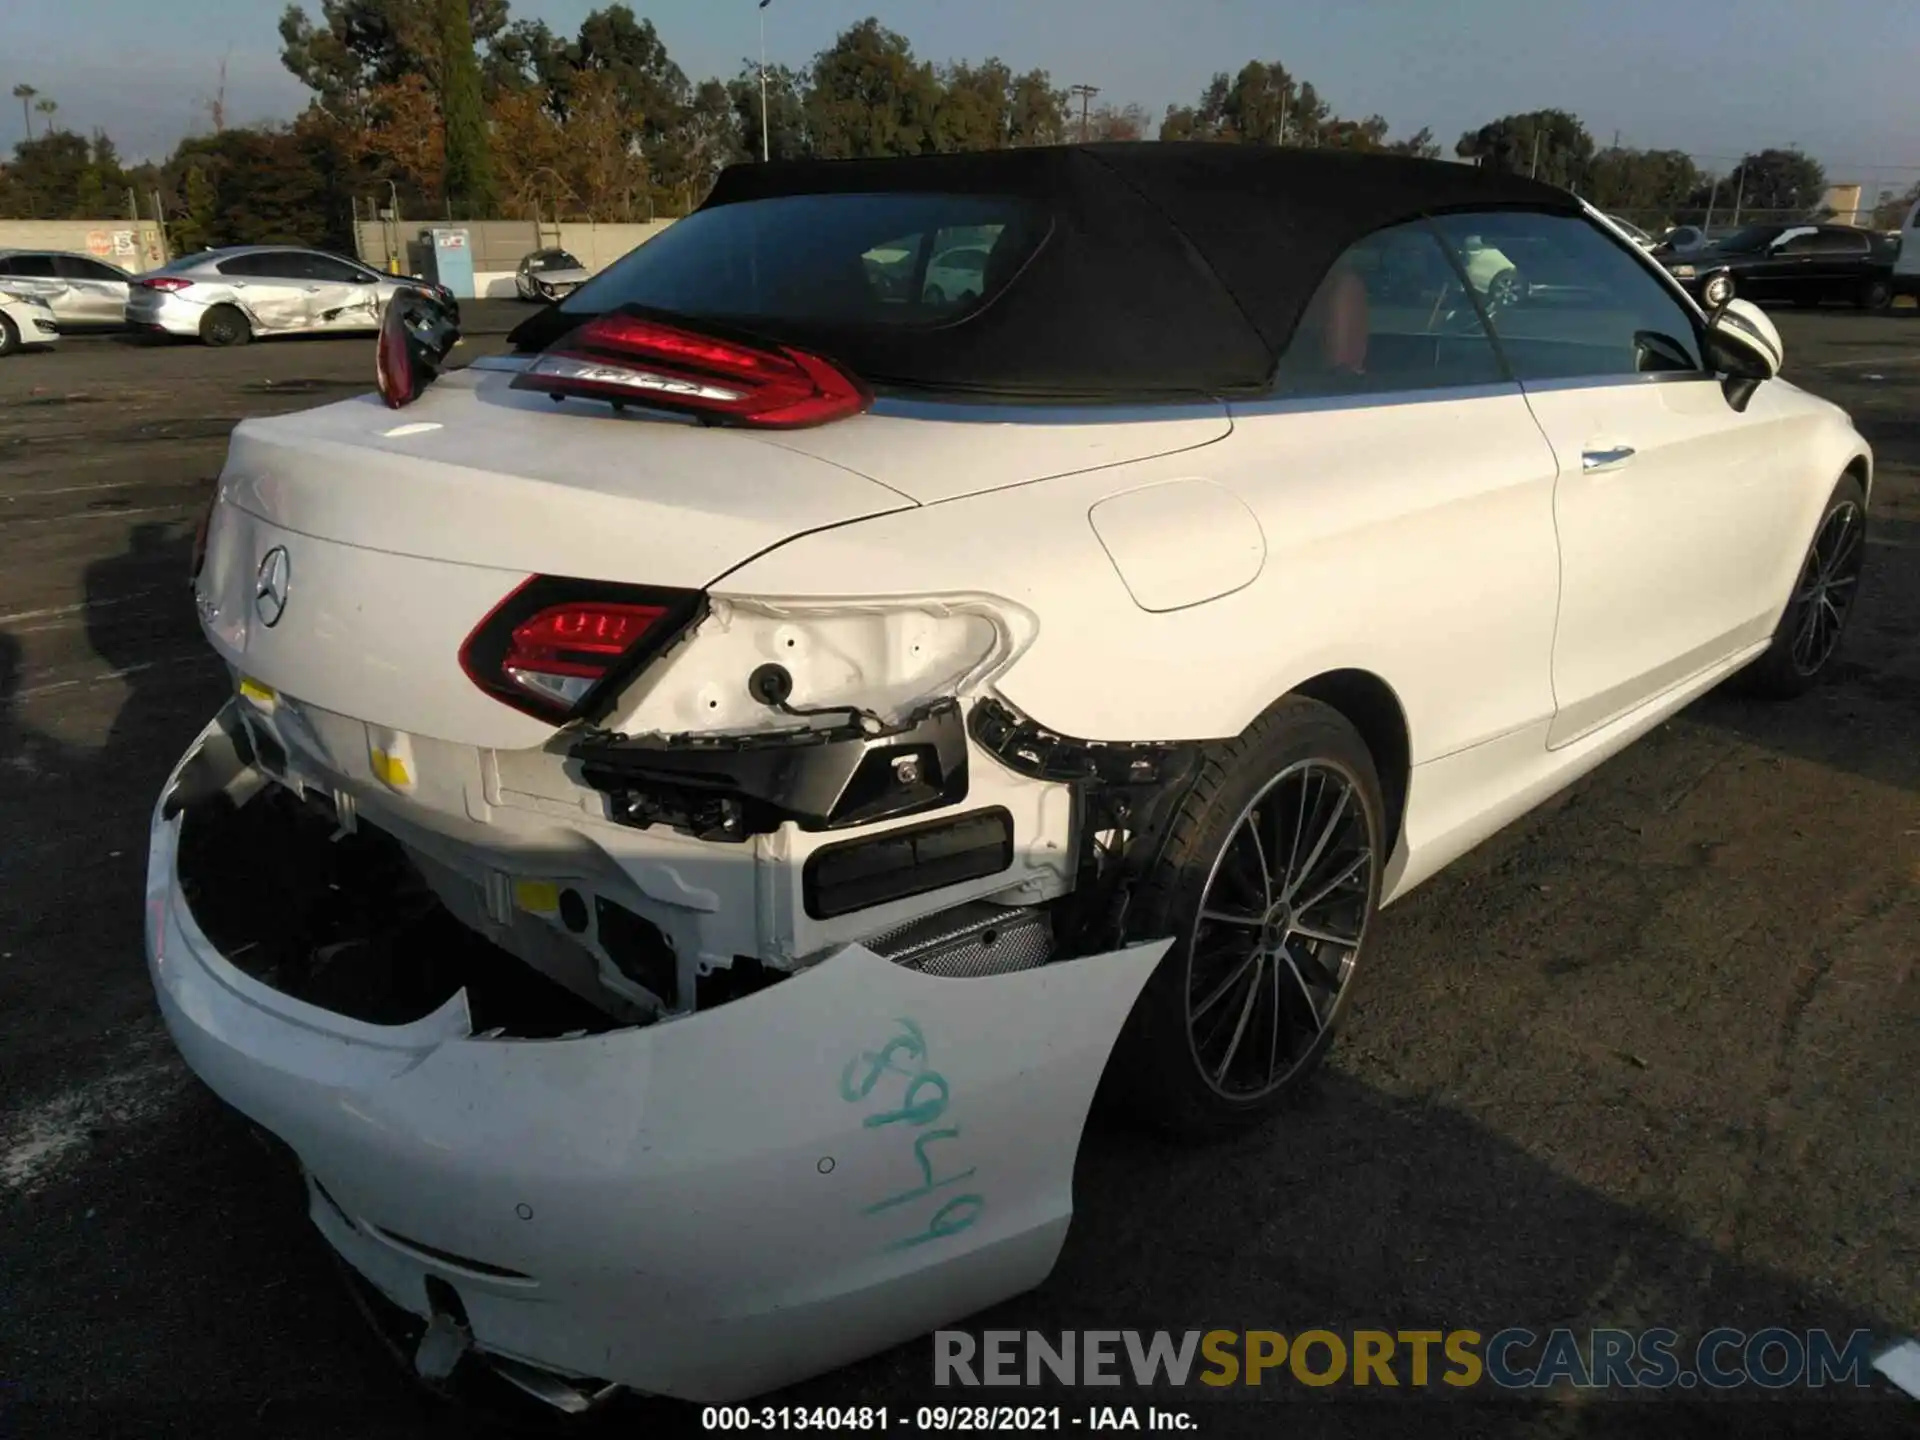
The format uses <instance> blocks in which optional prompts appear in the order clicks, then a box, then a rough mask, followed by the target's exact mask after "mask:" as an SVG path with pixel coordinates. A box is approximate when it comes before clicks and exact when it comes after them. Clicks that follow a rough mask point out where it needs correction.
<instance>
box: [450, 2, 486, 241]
mask: <svg viewBox="0 0 1920 1440" xmlns="http://www.w3.org/2000/svg"><path fill="white" fill-rule="evenodd" d="M472 25H473V22H472V16H471V13H470V11H469V8H468V0H440V27H441V28H440V41H439V47H438V48H439V51H440V87H439V88H440V116H441V122H442V123H443V124H444V125H445V126H446V145H447V150H446V156H447V161H446V163H447V169H446V190H445V193H446V196H447V199H448V200H449V201H451V202H452V204H453V207H454V209H455V211H456V212H457V213H459V214H462V215H464V216H467V217H474V216H485V215H489V214H491V213H492V212H493V207H494V186H493V157H492V154H491V152H490V150H489V149H488V145H487V112H486V107H485V105H484V104H483V102H482V100H481V95H480V63H479V60H478V58H477V57H476V56H475V55H474V51H473V28H472Z"/></svg>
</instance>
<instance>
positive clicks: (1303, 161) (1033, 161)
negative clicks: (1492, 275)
mask: <svg viewBox="0 0 1920 1440" xmlns="http://www.w3.org/2000/svg"><path fill="white" fill-rule="evenodd" d="M836 194H839V195H852V194H859V195H903V196H904V195H928V196H969V197H980V198H981V199H983V200H991V199H1005V200H1012V201H1018V202H1025V203H1026V204H1028V205H1029V206H1030V207H1031V208H1032V209H1033V211H1034V212H1035V213H1036V214H1040V215H1043V216H1044V217H1045V230H1044V239H1042V240H1040V242H1039V243H1038V245H1037V248H1034V249H1032V250H1031V252H1030V254H1029V255H1027V256H1025V257H1023V263H1022V265H1021V267H1020V268H1019V269H1018V271H1017V273H1015V274H1014V275H1013V276H1011V277H1010V278H1009V277H1006V276H1002V277H1000V283H999V285H998V288H996V284H995V282H994V281H993V279H992V277H991V276H990V277H989V282H988V284H987V287H986V288H987V291H988V293H987V294H986V296H985V297H984V303H982V304H980V305H979V306H978V307H977V308H975V309H973V310H971V311H969V312H967V313H965V314H963V315H961V316H960V317H959V318H957V319H955V320H953V321H951V322H949V323H943V324H933V325H891V326H888V325H872V324H864V323H856V324H846V325H842V324H835V323H831V322H830V321H827V320H824V319H822V318H821V317H820V316H818V315H815V316H813V317H810V318H791V319H787V318H782V317H777V316H776V317H770V319H769V322H768V323H766V324H763V325H762V326H760V329H761V330H762V333H766V334H768V335H770V336H773V337H774V338H778V339H781V340H783V341H785V342H786V343H789V344H795V345H805V346H807V347H809V348H813V349H816V350H818V351H820V352H821V353H824V354H828V355H832V356H834V357H835V358H837V359H839V360H841V361H842V362H843V363H846V364H848V365H849V366H850V367H851V368H852V369H854V370H856V371H857V372H858V373H860V374H862V375H863V376H865V377H866V378H868V379H869V380H870V381H872V382H874V383H877V384H880V385H883V386H903V387H910V388H913V389H931V390H940V391H947V392H958V393H969V392H971V393H995V394H1001V395H1012V396H1018V395H1031V396H1034V397H1036V398H1037V397H1042V396H1045V397H1063V396H1083V397H1086V398H1090V399H1091V398H1102V399H1125V398H1146V397H1149V396H1170V395H1194V394H1206V395H1232V394H1245V393H1249V392H1252V391H1258V390H1261V389H1263V388H1265V387H1266V386H1267V385H1268V384H1269V382H1270V380H1271V377H1272V374H1273V371H1274V367H1275V364H1276V362H1277V360H1278V358H1279V355H1280V353H1281V351H1282V350H1283V349H1284V348H1285V346H1286V343H1287V340H1288V338H1289V337H1290V336H1291V335H1292V333H1293V330H1294V327H1295V325H1296V324H1297V323H1298V322H1299V319H1300V316H1301V314H1302V313H1303V312H1304V311H1305V309H1306V306H1307V303H1308V301H1309V300H1310V299H1311V298H1312V296H1313V293H1314V291H1315V289H1316V288H1317V287H1318V285H1319V284H1320V282H1321V280H1322V279H1323V277H1324V276H1325V275H1326V272H1327V271H1328V269H1329V268H1330V267H1331V266H1332V265H1333V262H1334V261H1335V260H1336V259H1338V258H1339V256H1340V255H1341V254H1342V253H1343V252H1344V251H1346V250H1347V249H1348V247H1350V246H1351V245H1353V244H1354V243H1355V242H1356V241H1358V240H1360V239H1362V238H1363V237H1365V236H1367V235H1369V234H1371V233H1373V232H1374V231H1376V230H1379V229H1382V228H1384V227H1386V226H1389V225H1394V224H1398V223H1402V222H1404V221H1408V220H1413V219H1416V218H1418V217H1420V216H1423V215H1436V214H1443V213H1447V212H1450V211H1461V210H1486V209H1506V208H1525V209H1532V210H1546V211H1550V212H1554V213H1560V214H1572V213H1578V211H1579V202H1578V201H1577V200H1576V199H1574V198H1573V197H1572V196H1571V195H1569V194H1567V193H1566V192H1564V191H1562V190H1558V189H1555V188H1553V187H1551V186H1548V185H1543V184H1539V183H1536V182H1534V181H1530V180H1526V179H1523V178H1520V177H1516V176H1510V175H1500V174H1494V173H1492V172H1488V171H1484V170H1481V169H1478V168H1476V167H1473V166H1468V165H1456V164H1448V163H1445V162H1441V161H1434V160H1418V159H1412V158H1408V157H1403V156H1391V155H1377V154H1365V153H1355V152H1351V151H1340V150H1331V149H1313V150H1301V149H1279V148H1273V147H1268V146H1252V145H1222V144H1206V143H1169V142H1132V143H1108V144H1093V145H1070V146H1038V147H1032V148H1027V149H1015V150H994V151H979V152H971V153H966V154H952V155H926V156H914V157H910V158H902V159H884V160H807V161H789V162H778V163H774V164H742V165H735V166H732V167H730V168H729V169H727V170H726V171H725V172H723V173H722V174H721V176H720V178H719V181H718V183H717V184H716V185H715V187H714V190H713V193H712V194H711V195H710V196H709V197H708V199H707V201H706V203H705V204H704V205H702V206H701V207H700V209H699V211H697V212H696V215H704V214H707V213H709V212H714V211H720V210H724V209H725V208H726V207H729V206H736V205H744V204H749V203H751V202H754V201H763V200H771V199H776V198H779V197H791V196H811V195H836ZM676 228H677V227H676ZM671 234H672V232H671V231H669V232H668V233H667V236H663V237H661V238H662V239H663V240H664V239H666V238H668V237H669V236H671ZM660 243H661V241H659V240H656V241H654V242H651V244H650V245H648V246H643V247H642V248H641V250H639V251H635V252H634V253H633V255H632V256H630V257H628V259H627V260H623V261H621V262H619V265H617V266H616V267H615V269H616V270H617V269H619V268H620V267H621V266H626V265H628V264H629V263H632V262H637V261H639V260H640V257H641V256H643V255H645V254H646V252H647V251H648V250H650V249H652V248H653V246H655V245H659V244H660ZM606 278H607V279H608V280H609V281H613V280H614V276H613V273H612V272H611V271H610V272H609V274H608V276H607V277H606ZM596 291H597V292H598V297H596ZM618 293H619V286H618V284H617V283H613V284H609V285H605V286H602V285H598V284H590V285H589V286H588V287H586V288H585V289H584V290H582V291H581V292H579V293H578V294H577V295H576V297H575V298H574V300H572V301H570V302H568V304H567V305H565V306H564V307H562V312H564V313H553V314H551V315H549V316H540V317H535V319H534V320H532V321H529V322H528V323H527V324H526V325H523V326H522V327H521V328H520V330H518V331H516V332H515V336H514V339H515V343H516V344H517V345H520V346H521V347H522V348H538V347H540V346H543V345H545V344H547V343H550V342H551V340H553V339H554V338H557V336H558V335H559V334H560V333H561V332H562V331H563V330H564V329H566V328H569V326H570V324H574V323H578V322H579V320H580V319H581V318H583V314H582V312H591V311H592V310H593V309H595V308H597V307H598V306H599V305H601V304H605V303H608V302H611V303H612V304H618V303H621V301H620V300H619V299H618V298H617V297H618ZM645 299H646V303H648V304H650V305H652V306H655V307H657V308H664V309H669V310H671V309H675V308H679V307H677V306H676V305H675V304H674V303H673V298H672V296H671V295H670V294H669V295H667V296H661V295H658V294H650V295H647V296H646V297H645Z"/></svg>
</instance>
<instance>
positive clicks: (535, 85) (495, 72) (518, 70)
mask: <svg viewBox="0 0 1920 1440" xmlns="http://www.w3.org/2000/svg"><path fill="white" fill-rule="evenodd" d="M567 51H568V42H567V41H565V40H563V39H561V38H560V37H559V36H558V35H555V34H554V33H553V31H552V30H551V29H550V28H549V27H548V25H547V22H546V21H544V20H516V21H514V22H513V24H511V25H509V26H507V28H506V29H504V30H502V31H501V32H500V33H499V34H498V35H496V36H494V37H493V43H492V44H491V45H490V46H489V47H488V50H487V58H486V60H485V61H484V62H483V63H482V64H481V67H480V79H481V82H482V84H483V85H484V86H485V88H486V92H487V94H488V96H490V97H491V96H494V95H498V94H500V93H502V92H503V91H507V90H528V89H531V90H537V91H538V92H539V93H540V98H541V104H542V105H543V106H544V107H545V108H546V109H547V110H549V111H550V112H551V113H553V114H554V115H564V114H565V113H566V108H567V82H568V80H569V79H570V77H571V76H572V75H573V63H572V61H571V60H570V59H569V57H568V54H567Z"/></svg>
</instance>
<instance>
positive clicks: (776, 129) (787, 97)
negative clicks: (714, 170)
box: [727, 60, 813, 160]
mask: <svg viewBox="0 0 1920 1440" xmlns="http://www.w3.org/2000/svg"><path fill="white" fill-rule="evenodd" d="M807 85H808V81H807V76H806V72H805V71H797V70H794V69H792V68H791V67H790V66H786V65H769V66H767V158H768V159H770V160H800V159H804V158H805V157H807V156H808V155H811V154H812V153H813V144H812V141H811V140H810V139H809V137H808V135H807V103H806V95H807ZM727 95H728V97H729V99H730V100H731V101H732V103H733V119H734V127H735V129H736V130H737V131H738V133H739V136H740V150H741V155H742V157H743V158H745V159H749V160H758V159H759V158H760V64H759V62H758V61H756V60H742V61H741V62H740V73H739V74H738V75H736V76H734V78H733V79H731V80H729V81H728V82H727Z"/></svg>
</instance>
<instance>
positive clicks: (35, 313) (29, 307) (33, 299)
mask: <svg viewBox="0 0 1920 1440" xmlns="http://www.w3.org/2000/svg"><path fill="white" fill-rule="evenodd" d="M0 315H5V316H6V317H7V319H8V320H9V321H10V322H11V323H12V325H13V329H14V332H15V333H16V334H17V335H19V337H20V348H21V349H23V350H25V349H29V348H32V347H37V346H43V345H57V344H58V343H59V341H60V329H59V321H57V320H56V319H54V315H53V310H52V307H50V306H49V305H48V304H47V302H46V301H44V300H42V299H40V298H39V297H38V296H36V295H29V294H26V293H24V292H21V293H10V292H8V291H5V290H0ZM49 327H51V328H49Z"/></svg>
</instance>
